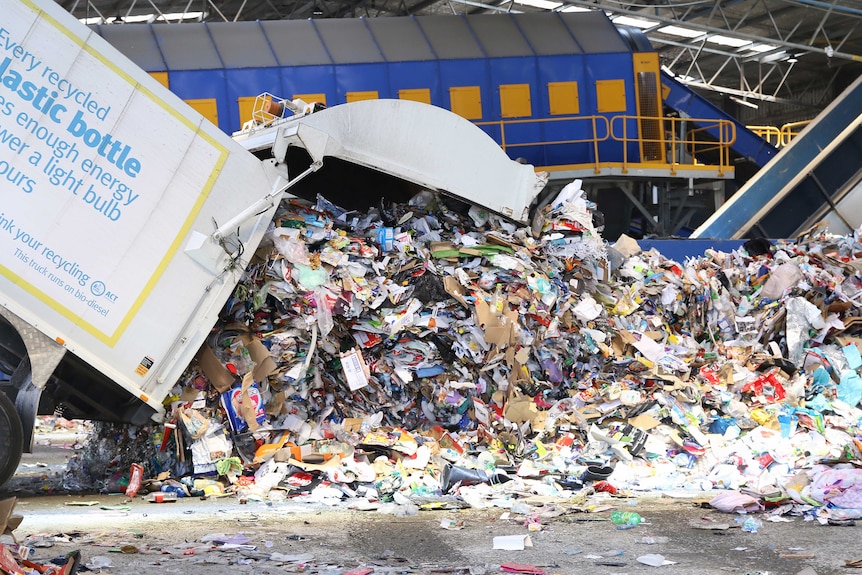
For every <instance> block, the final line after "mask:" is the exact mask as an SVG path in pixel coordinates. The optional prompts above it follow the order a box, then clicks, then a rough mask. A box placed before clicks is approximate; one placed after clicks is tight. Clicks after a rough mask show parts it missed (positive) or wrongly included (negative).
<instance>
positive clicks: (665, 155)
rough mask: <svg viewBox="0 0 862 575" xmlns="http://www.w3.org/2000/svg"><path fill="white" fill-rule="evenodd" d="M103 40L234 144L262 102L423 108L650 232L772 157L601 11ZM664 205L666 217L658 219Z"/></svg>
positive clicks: (218, 29)
mask: <svg viewBox="0 0 862 575" xmlns="http://www.w3.org/2000/svg"><path fill="white" fill-rule="evenodd" d="M94 29H95V30H96V32H97V33H98V34H100V35H102V36H103V37H104V38H105V39H106V40H107V41H108V42H110V43H111V44H113V45H114V46H115V47H116V48H118V49H119V50H120V51H121V52H123V53H124V54H125V55H126V56H128V57H129V58H131V59H132V60H133V61H134V62H135V63H137V64H138V65H139V66H140V67H141V68H143V69H144V70H146V71H148V72H150V73H151V74H152V75H153V76H155V77H156V78H158V79H159V80H160V81H162V82H163V83H164V84H165V85H166V86H168V87H169V88H170V89H171V91H173V92H174V93H175V94H177V95H178V96H180V97H181V98H182V99H184V100H186V101H187V102H188V103H189V104H190V105H192V107H194V108H196V109H197V110H198V111H199V112H201V114H202V115H204V116H205V117H207V118H209V119H211V120H212V121H213V122H214V123H216V124H217V125H218V126H219V127H220V128H221V129H222V130H224V131H225V132H228V133H232V132H234V131H237V130H239V129H241V128H242V126H243V125H244V124H245V123H246V122H247V121H249V120H250V119H251V117H252V111H253V106H254V102H255V97H256V96H257V95H259V94H261V93H264V92H267V93H271V94H273V95H277V96H279V97H281V98H287V99H290V100H293V99H297V98H298V99H301V100H303V101H305V102H309V103H311V102H318V103H320V104H321V105H326V106H333V105H336V104H340V103H345V102H351V101H356V100H364V99H377V98H400V99H408V100H416V101H420V102H425V103H428V104H432V105H434V106H438V107H441V108H446V109H449V110H452V111H453V112H455V113H457V114H459V115H461V116H463V117H465V118H467V119H469V120H471V121H473V122H475V123H476V124H477V125H479V126H480V127H481V128H482V129H483V130H484V131H485V132H486V133H487V134H489V135H490V136H491V137H492V138H494V140H496V141H497V143H498V144H500V145H501V146H502V147H503V149H504V150H505V151H506V153H507V154H508V155H509V156H510V157H511V158H513V159H521V160H523V161H525V162H527V163H530V164H532V165H533V166H535V167H536V169H537V170H542V171H547V172H549V173H550V174H551V181H552V182H553V181H555V180H556V181H560V182H562V181H570V180H571V179H573V178H582V179H584V180H585V182H586V183H587V187H588V188H590V185H591V184H592V183H595V184H594V185H595V187H594V189H599V188H602V187H603V186H604V187H607V186H611V187H614V186H615V189H616V191H617V192H619V193H624V194H625V196H626V197H627V198H628V200H630V201H631V203H632V204H633V205H634V206H635V207H636V209H637V211H639V212H640V213H641V214H642V215H643V218H644V221H646V222H648V223H649V224H650V225H652V226H653V227H654V228H655V227H656V226H655V222H656V220H658V221H659V222H660V223H661V221H663V220H664V219H670V217H671V211H670V210H671V207H673V206H671V205H670V203H668V202H665V201H664V199H663V198H665V197H670V195H669V194H665V192H671V191H672V189H673V187H674V186H676V187H677V188H685V191H684V192H683V193H682V194H680V196H679V197H680V198H681V199H680V200H679V202H680V204H679V206H677V207H678V210H677V211H682V209H683V208H685V209H687V210H689V212H692V210H693V208H691V206H688V207H686V206H685V205H684V204H685V203H686V201H688V200H687V199H686V196H690V195H691V193H690V192H691V189H692V183H693V182H694V183H697V182H710V181H721V180H730V179H732V178H733V177H734V174H735V168H736V167H737V166H738V165H739V163H740V162H749V163H750V165H752V166H753V167H754V169H753V170H751V171H755V170H756V169H757V168H759V167H761V166H763V165H764V164H765V163H766V162H767V161H768V160H769V158H770V157H771V156H772V154H774V153H775V148H773V147H772V146H771V145H770V144H768V143H766V142H765V141H764V140H762V139H761V138H759V137H758V136H756V135H754V134H753V133H751V132H749V131H748V130H747V129H746V128H745V127H744V126H742V125H741V124H739V123H738V122H737V121H736V120H735V119H733V118H732V117H730V116H729V115H727V114H726V113H724V112H722V111H721V110H719V109H718V108H716V107H715V106H713V105H711V104H710V103H709V102H708V101H707V100H705V99H704V98H702V97H701V96H699V95H697V94H695V93H694V92H692V91H691V90H689V89H688V88H687V87H685V86H683V85H682V84H680V83H678V82H677V81H676V80H674V79H673V78H672V77H670V76H668V75H666V74H663V73H662V72H661V70H660V66H659V59H658V53H657V52H655V51H654V50H653V49H652V48H651V47H650V46H649V42H648V41H647V40H646V37H645V36H644V35H643V34H642V33H641V32H640V31H639V30H633V29H623V28H621V29H618V28H617V27H616V26H614V24H613V23H612V22H611V21H610V20H609V19H608V17H607V16H606V15H605V14H604V13H603V12H601V11H591V12H571V13H566V12H540V13H529V14H497V15H481V16H418V17H396V18H370V19H369V18H350V19H317V20H314V19H311V20H280V21H258V22H231V23H211V24H210V23H205V24H183V25H181V26H165V25H134V26H129V25H125V26H112V25H101V26H96V27H94ZM405 129H409V126H405ZM422 137H423V134H416V138H422ZM620 182H623V183H620ZM632 182H637V186H634V185H632ZM656 197H660V198H661V199H659V200H658V201H652V202H650V201H646V200H645V198H656ZM722 199H723V198H719V200H718V201H717V202H714V203H720V201H721V200H722ZM614 203H616V201H615V202H614ZM659 204H663V209H665V211H664V212H663V213H662V214H660V217H659V215H655V214H654V213H653V212H651V211H650V210H653V211H654V210H655V207H656V206H658V205H659ZM715 207H716V205H711V206H710V205H707V206H706V212H705V213H703V214H701V215H700V219H701V220H702V219H703V218H704V217H706V216H708V215H709V214H710V213H712V211H713V210H714V209H715ZM627 217H628V216H627ZM689 219H691V213H689V215H688V217H687V219H685V220H680V221H688V220H689ZM625 225H627V223H626V224H625ZM677 227H678V226H677V225H673V226H670V225H668V226H664V227H660V228H659V229H656V230H655V231H657V232H659V233H665V234H673V233H676V231H675V228H677Z"/></svg>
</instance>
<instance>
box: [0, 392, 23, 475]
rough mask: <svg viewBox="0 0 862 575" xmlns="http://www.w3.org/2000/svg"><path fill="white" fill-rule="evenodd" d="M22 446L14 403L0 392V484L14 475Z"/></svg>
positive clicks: (19, 460) (20, 430)
mask: <svg viewBox="0 0 862 575" xmlns="http://www.w3.org/2000/svg"><path fill="white" fill-rule="evenodd" d="M23 448H24V431H23V429H22V428H21V419H20V418H19V417H18V412H17V411H15V404H14V403H12V400H10V399H9V398H8V397H7V396H6V394H5V393H2V392H0V486H2V485H4V484H5V483H6V482H7V481H9V479H11V478H12V476H13V475H15V471H16V470H17V469H18V464H19V463H20V462H21V453H22V451H23Z"/></svg>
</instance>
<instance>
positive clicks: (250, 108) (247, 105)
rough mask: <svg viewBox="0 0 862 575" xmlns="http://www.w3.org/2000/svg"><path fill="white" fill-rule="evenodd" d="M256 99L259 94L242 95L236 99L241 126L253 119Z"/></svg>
mask: <svg viewBox="0 0 862 575" xmlns="http://www.w3.org/2000/svg"><path fill="white" fill-rule="evenodd" d="M256 100H257V96H242V97H240V98H237V99H236V104H237V106H238V107H239V124H240V126H241V125H243V124H245V123H246V122H248V121H249V120H251V119H252V117H253V115H254V103H255V101H256Z"/></svg>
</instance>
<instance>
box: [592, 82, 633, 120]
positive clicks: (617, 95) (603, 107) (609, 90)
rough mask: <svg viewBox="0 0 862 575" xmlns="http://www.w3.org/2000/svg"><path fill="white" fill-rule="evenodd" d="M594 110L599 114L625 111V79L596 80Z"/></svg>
mask: <svg viewBox="0 0 862 575" xmlns="http://www.w3.org/2000/svg"><path fill="white" fill-rule="evenodd" d="M596 111H597V112H599V113H600V114H604V113H606V112H625V111H626V83H625V80H596Z"/></svg>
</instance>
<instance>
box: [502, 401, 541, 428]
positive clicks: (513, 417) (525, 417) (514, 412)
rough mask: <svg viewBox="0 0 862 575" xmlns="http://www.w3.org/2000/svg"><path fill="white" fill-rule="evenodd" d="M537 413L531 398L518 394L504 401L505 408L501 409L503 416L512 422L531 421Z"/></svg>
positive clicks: (537, 409)
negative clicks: (506, 401)
mask: <svg viewBox="0 0 862 575" xmlns="http://www.w3.org/2000/svg"><path fill="white" fill-rule="evenodd" d="M538 414H539V408H538V407H536V404H535V403H533V400H532V399H531V398H530V397H528V396H526V395H518V396H516V397H513V398H512V399H510V400H509V402H508V403H506V408H505V409H504V410H503V417H505V418H506V419H508V420H509V421H511V422H512V423H524V422H525V421H532V420H533V418H535V417H536V416H537V415H538Z"/></svg>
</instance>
